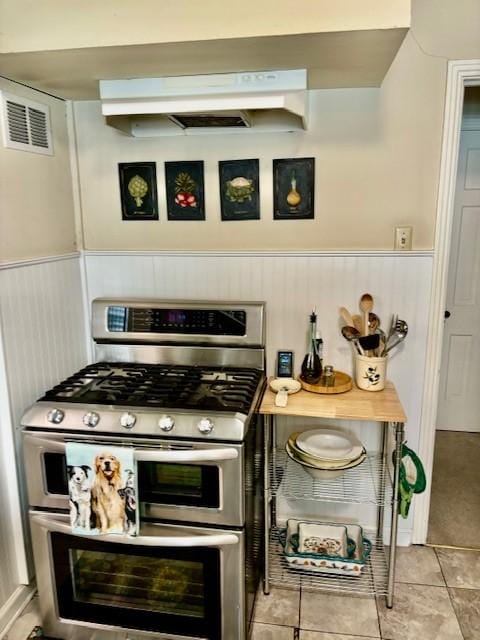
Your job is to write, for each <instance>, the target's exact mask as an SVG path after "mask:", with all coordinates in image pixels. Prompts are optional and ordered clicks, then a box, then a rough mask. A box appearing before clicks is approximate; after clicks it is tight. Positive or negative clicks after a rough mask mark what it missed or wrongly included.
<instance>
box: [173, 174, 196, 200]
mask: <svg viewBox="0 0 480 640" xmlns="http://www.w3.org/2000/svg"><path fill="white" fill-rule="evenodd" d="M196 186H197V185H196V183H195V180H194V179H193V178H192V176H191V175H190V174H189V173H186V172H182V173H179V174H178V176H177V177H176V178H175V203H176V204H178V205H179V206H180V207H183V208H185V207H196V206H197V204H198V203H197V198H196V197H195V193H194V192H195V188H196Z"/></svg>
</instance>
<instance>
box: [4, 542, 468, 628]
mask: <svg viewBox="0 0 480 640" xmlns="http://www.w3.org/2000/svg"><path fill="white" fill-rule="evenodd" d="M479 568H480V552H474V551H454V550H450V549H437V550H434V549H432V548H429V547H409V548H408V549H400V550H399V555H398V565H397V579H398V582H397V585H396V596H395V603H394V604H395V606H394V608H393V609H391V610H389V609H387V608H386V606H385V599H384V598H378V599H377V600H375V599H374V598H352V597H348V596H341V595H332V594H320V593H311V592H305V593H298V592H295V591H290V590H286V589H277V588H275V589H272V591H271V594H270V595H269V596H265V595H263V593H260V594H259V597H258V601H257V607H256V610H255V623H254V626H253V635H252V638H251V640H378V639H379V638H382V640H479V639H480V578H479V576H480V571H478V569H479ZM37 624H39V616H38V606H37V600H36V598H34V600H33V601H32V602H31V603H30V604H29V605H28V606H27V608H26V609H25V611H24V613H23V614H22V616H20V618H18V620H17V621H16V622H15V624H14V625H13V626H12V628H11V629H10V631H9V632H8V634H7V640H26V638H27V637H28V635H29V634H30V633H31V631H32V629H33V627H35V625H37ZM227 640H237V639H233V638H228V639H227Z"/></svg>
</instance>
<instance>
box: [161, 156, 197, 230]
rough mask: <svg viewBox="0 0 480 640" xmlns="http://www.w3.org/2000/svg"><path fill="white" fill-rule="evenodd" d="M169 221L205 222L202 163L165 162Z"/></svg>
mask: <svg viewBox="0 0 480 640" xmlns="http://www.w3.org/2000/svg"><path fill="white" fill-rule="evenodd" d="M165 183H166V189H167V215H168V219H169V220H205V205H204V193H203V161H202V160H198V161H192V162H166V163H165Z"/></svg>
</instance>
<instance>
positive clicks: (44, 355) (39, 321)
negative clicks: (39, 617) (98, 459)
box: [0, 254, 87, 620]
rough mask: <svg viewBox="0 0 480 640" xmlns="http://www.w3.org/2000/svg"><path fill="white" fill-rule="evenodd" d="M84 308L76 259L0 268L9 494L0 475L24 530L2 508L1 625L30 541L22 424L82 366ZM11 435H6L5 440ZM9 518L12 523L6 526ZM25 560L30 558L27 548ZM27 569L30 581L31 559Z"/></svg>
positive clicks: (6, 505)
mask: <svg viewBox="0 0 480 640" xmlns="http://www.w3.org/2000/svg"><path fill="white" fill-rule="evenodd" d="M82 300H83V299H82V284H81V272H80V258H79V256H78V254H74V255H71V256H66V257H64V258H60V259H59V258H52V259H43V260H38V261H33V262H24V263H22V262H17V263H10V264H8V265H3V266H2V267H0V332H1V338H2V341H3V346H4V359H5V372H6V376H5V381H6V388H5V386H2V387H1V389H0V391H1V393H2V398H1V401H2V406H3V407H5V402H8V406H9V408H10V411H8V412H7V413H5V412H4V411H2V414H1V421H2V424H1V427H2V429H6V430H8V434H10V435H11V437H12V441H13V442H12V444H13V448H14V450H15V451H16V460H15V459H13V458H12V457H8V459H7V460H6V463H7V465H8V466H7V467H5V466H3V465H2V467H1V468H0V485H1V486H2V487H4V486H6V483H5V482H4V481H2V478H1V474H3V473H6V474H7V473H8V474H10V480H11V477H15V476H16V475H17V473H18V485H19V492H20V509H21V512H22V514H21V515H22V516H23V518H22V519H23V523H22V522H21V521H20V522H19V520H18V513H17V511H16V505H13V504H9V503H8V501H5V502H3V503H2V509H3V510H4V511H3V512H2V518H1V522H2V526H3V525H7V526H6V527H5V530H0V538H1V540H2V544H1V545H0V583H1V588H0V620H1V617H2V616H1V614H2V606H3V605H5V603H6V601H7V599H8V598H9V597H10V596H11V595H12V593H13V592H14V591H15V589H16V587H17V586H18V584H19V583H20V582H25V581H26V576H25V575H21V566H22V563H23V562H22V558H21V554H22V540H21V538H22V535H23V534H25V536H26V539H27V540H28V537H29V532H28V525H27V505H28V500H27V498H26V490H25V482H24V468H23V458H22V450H21V438H20V430H21V425H20V418H21V416H22V414H23V412H24V410H25V409H26V408H27V407H28V406H29V405H30V404H32V403H33V402H34V401H35V400H37V399H38V398H39V397H40V396H41V395H42V394H43V393H44V392H45V390H46V389H48V388H50V387H51V386H52V385H54V384H56V383H57V382H60V381H61V380H62V379H63V378H65V377H67V376H68V375H70V374H71V373H72V372H73V371H76V370H77V369H79V368H80V367H82V366H84V365H85V364H86V361H87V348H86V340H85V324H84V313H83V306H82ZM1 364H2V363H1V362H0V365H1ZM8 434H6V433H3V434H2V435H3V438H6V436H7V435H8ZM16 463H17V464H16ZM9 511H10V512H11V513H14V512H15V515H16V516H17V517H11V518H8V516H7V515H6V514H7V513H8V512H9ZM22 525H23V532H22ZM27 555H28V556H29V555H30V546H29V545H28V544H27ZM29 561H30V577H32V575H33V570H32V565H31V558H29ZM27 579H28V578H27Z"/></svg>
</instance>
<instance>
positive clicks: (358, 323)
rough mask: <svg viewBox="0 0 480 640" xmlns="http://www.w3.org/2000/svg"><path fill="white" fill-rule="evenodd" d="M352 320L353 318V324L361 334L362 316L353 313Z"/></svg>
mask: <svg viewBox="0 0 480 640" xmlns="http://www.w3.org/2000/svg"><path fill="white" fill-rule="evenodd" d="M352 320H353V326H354V327H355V329H356V330H357V331H359V332H360V334H361V333H362V328H363V320H362V316H360V315H358V314H355V315H354V316H352Z"/></svg>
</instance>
